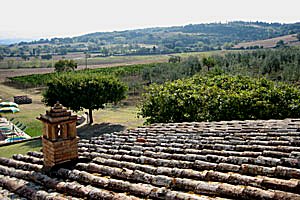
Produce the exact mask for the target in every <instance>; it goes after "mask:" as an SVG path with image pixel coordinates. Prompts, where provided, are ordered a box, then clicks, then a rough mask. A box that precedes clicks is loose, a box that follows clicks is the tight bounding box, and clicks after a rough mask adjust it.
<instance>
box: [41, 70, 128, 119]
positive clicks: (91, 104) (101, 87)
mask: <svg viewBox="0 0 300 200" xmlns="http://www.w3.org/2000/svg"><path fill="white" fill-rule="evenodd" d="M47 86H48V88H47V89H46V91H45V92H44V93H43V97H44V98H43V101H44V102H45V104H46V105H48V106H51V105H54V103H56V102H57V101H59V102H60V103H62V104H63V105H64V106H66V107H69V108H70V109H72V110H74V111H79V110H82V109H88V110H89V118H90V120H89V122H90V123H93V117H92V110H95V109H96V110H98V109H100V108H102V109H103V108H104V105H105V104H106V103H116V102H118V101H120V100H122V99H124V98H125V93H126V90H127V87H126V86H125V85H124V84H123V83H122V82H120V81H119V80H118V79H116V78H114V77H110V76H100V75H93V74H72V75H71V74H64V75H60V76H57V77H56V78H54V79H52V81H51V82H49V83H48V84H47Z"/></svg>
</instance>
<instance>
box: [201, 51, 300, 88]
mask: <svg viewBox="0 0 300 200" xmlns="http://www.w3.org/2000/svg"><path fill="white" fill-rule="evenodd" d="M210 57H211V58H213V59H214V60H215V64H216V66H218V67H219V68H220V69H222V70H223V71H225V72H226V73H230V74H237V75H238V74H239V75H247V76H252V77H261V76H262V75H263V76H266V77H267V78H269V79H272V80H283V81H289V82H291V81H299V80H300V48H299V47H285V48H278V49H259V50H255V51H232V52H229V53H226V54H224V55H221V54H216V55H212V56H210ZM202 62H203V61H202ZM203 65H205V64H204V63H203Z"/></svg>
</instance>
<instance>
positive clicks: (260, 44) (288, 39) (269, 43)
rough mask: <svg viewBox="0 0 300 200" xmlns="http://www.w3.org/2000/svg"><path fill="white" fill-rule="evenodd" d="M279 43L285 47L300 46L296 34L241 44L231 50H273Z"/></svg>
mask: <svg viewBox="0 0 300 200" xmlns="http://www.w3.org/2000/svg"><path fill="white" fill-rule="evenodd" d="M280 41H283V42H284V45H286V46H300V41H299V39H298V38H297V34H290V35H284V36H280V37H275V38H270V39H266V40H256V41H252V42H241V43H239V44H237V45H235V46H234V47H233V48H237V49H240V48H245V49H251V48H274V47H276V46H277V45H278V44H279V42H280Z"/></svg>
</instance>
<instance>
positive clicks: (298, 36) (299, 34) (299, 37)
mask: <svg viewBox="0 0 300 200" xmlns="http://www.w3.org/2000/svg"><path fill="white" fill-rule="evenodd" d="M296 37H297V39H298V40H299V41H300V33H298V34H297V35H296Z"/></svg>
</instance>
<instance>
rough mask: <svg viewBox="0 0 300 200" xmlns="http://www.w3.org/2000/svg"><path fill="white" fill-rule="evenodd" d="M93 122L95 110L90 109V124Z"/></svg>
mask: <svg viewBox="0 0 300 200" xmlns="http://www.w3.org/2000/svg"><path fill="white" fill-rule="evenodd" d="M93 122H94V120H93V110H92V109H89V124H92V123H93Z"/></svg>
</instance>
